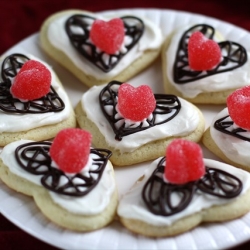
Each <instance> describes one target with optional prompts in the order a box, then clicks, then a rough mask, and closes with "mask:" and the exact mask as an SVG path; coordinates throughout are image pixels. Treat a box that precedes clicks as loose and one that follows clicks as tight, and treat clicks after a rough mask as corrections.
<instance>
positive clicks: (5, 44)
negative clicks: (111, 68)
mask: <svg viewBox="0 0 250 250" xmlns="http://www.w3.org/2000/svg"><path fill="white" fill-rule="evenodd" d="M140 7H141V8H159V9H173V10H181V11H188V12H192V13H199V14H204V15H207V16H211V17H215V18H218V19H221V20H223V21H227V22H230V23H232V24H234V25H237V26H240V27H241V28H244V29H246V30H248V31H250V7H249V1H243V0H241V1H239V0H238V1H236V0H227V1H223V0H209V1H201V0H176V1H168V0H165V1H163V0H162V1H155V0H154V1H153V0H136V1H117V0H106V1H105V0H70V1H69V0H36V1H34V0H19V1H17V0H8V1H5V0H0V11H1V14H0V34H1V38H0V55H1V54H3V53H4V52H5V51H6V50H7V49H9V48H10V47H12V46H13V45H15V44H16V43H18V42H19V41H21V40H22V39H24V38H26V37H27V36H29V35H31V34H33V33H35V32H38V31H39V28H40V26H41V24H42V22H43V20H44V19H45V18H46V17H48V16H49V15H51V14H53V13H54V12H57V11H60V10H66V9H72V8H77V9H82V10H88V11H92V12H96V11H103V10H111V9H121V8H140ZM0 206H1V201H0ZM239 230H241V229H240V228H239ZM249 240H250V239H249ZM249 246H250V241H249V242H247V243H245V244H242V245H241V246H240V247H237V248H235V249H239V248H240V249H247V248H248V249H249ZM0 249H47V250H52V249H56V248H54V247H52V246H50V245H48V244H46V243H44V242H41V241H40V240H38V239H36V238H34V237H32V236H31V235H29V234H27V233H25V232H24V231H22V230H20V229H19V228H18V227H16V226H15V225H13V224H12V223H11V222H9V221H8V220H7V219H5V218H4V217H3V216H2V215H0Z"/></svg>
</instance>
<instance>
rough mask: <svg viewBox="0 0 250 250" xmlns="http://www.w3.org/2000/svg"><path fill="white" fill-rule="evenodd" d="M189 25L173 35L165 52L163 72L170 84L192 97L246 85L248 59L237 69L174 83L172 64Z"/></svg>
mask: <svg viewBox="0 0 250 250" xmlns="http://www.w3.org/2000/svg"><path fill="white" fill-rule="evenodd" d="M190 27H191V26H185V27H182V28H181V29H180V30H178V31H177V32H176V33H175V34H174V35H173V37H172V38H171V42H170V44H169V47H168V49H167V51H166V53H165V56H166V58H167V62H166V73H165V74H167V77H168V81H169V83H170V84H171V85H173V86H174V87H175V88H176V89H177V90H178V91H179V92H181V93H182V95H183V96H185V97H188V98H194V97H196V96H197V95H198V94H200V93H208V92H218V91H225V90H228V89H235V88H239V87H243V86H246V85H248V84H249V83H250V70H249V69H250V60H249V59H248V60H247V62H246V63H245V64H244V65H243V66H242V67H239V68H237V69H234V70H231V71H228V72H224V73H219V74H215V75H211V76H208V77H204V78H202V79H199V80H195V81H193V82H188V83H185V84H176V83H175V82H174V80H173V65H174V62H175V58H176V51H177V48H178V45H179V41H180V39H181V37H182V35H183V33H184V32H185V31H186V30H187V29H188V28H190ZM247 56H248V58H250V53H249V52H248V53H247Z"/></svg>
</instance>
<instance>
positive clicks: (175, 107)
mask: <svg viewBox="0 0 250 250" xmlns="http://www.w3.org/2000/svg"><path fill="white" fill-rule="evenodd" d="M121 84H122V82H119V81H111V82H110V83H108V84H107V85H106V86H105V87H104V88H103V89H102V91H101V92H100V94H99V104H100V107H101V110H102V112H103V114H104V116H105V118H106V119H107V121H108V122H109V124H110V126H111V127H112V129H113V131H114V134H115V139H116V140H118V141H121V140H122V137H124V136H128V135H130V134H134V133H137V132H140V131H142V130H146V129H149V128H151V127H154V126H157V125H160V124H163V123H166V122H168V121H170V120H171V119H173V118H174V117H175V116H176V115H177V114H178V113H179V111H180V109H181V102H180V100H179V99H178V97H177V96H175V95H168V94H154V96H155V100H156V108H155V110H154V111H153V113H152V115H153V117H152V120H149V119H146V120H147V122H148V126H145V127H142V126H141V125H142V123H140V124H139V125H138V126H137V127H133V128H125V126H124V125H125V122H124V121H123V122H122V123H121V124H120V126H119V128H118V129H117V128H116V126H115V123H117V122H118V121H121V120H123V119H124V118H118V119H117V118H115V116H116V114H117V111H116V108H115V107H116V105H117V95H118V93H117V91H116V90H113V89H112V88H114V89H118V86H119V85H121ZM106 105H111V106H112V109H113V111H112V115H110V114H108V113H107V111H106V110H105V106H106ZM171 112H173V114H172V115H171V116H169V117H167V118H166V119H164V120H162V121H161V122H155V120H156V116H157V115H166V114H169V113H171Z"/></svg>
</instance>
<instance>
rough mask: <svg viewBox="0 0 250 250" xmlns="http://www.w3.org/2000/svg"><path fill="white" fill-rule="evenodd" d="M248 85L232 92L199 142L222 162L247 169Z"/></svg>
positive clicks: (249, 137)
mask: <svg viewBox="0 0 250 250" xmlns="http://www.w3.org/2000/svg"><path fill="white" fill-rule="evenodd" d="M249 100H250V86H246V87H243V88H240V89H238V90H236V91H234V92H233V93H232V94H231V95H229V96H228V98H227V107H226V108H224V109H223V110H221V111H220V112H219V113H218V114H217V115H216V116H215V117H214V119H213V121H212V123H211V125H210V127H209V128H208V129H207V130H206V131H205V133H204V135H203V137H202V142H203V144H204V145H205V146H206V147H207V148H208V149H209V150H210V151H212V152H213V153H214V154H215V155H217V156H218V157H220V158H221V159H223V160H224V161H225V162H227V163H229V164H232V165H234V166H237V167H240V168H243V169H245V170H247V171H249V172H250V156H249V153H248V152H249V150H250V119H249Z"/></svg>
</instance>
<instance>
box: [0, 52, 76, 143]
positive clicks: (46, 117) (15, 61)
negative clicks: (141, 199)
mask: <svg viewBox="0 0 250 250" xmlns="http://www.w3.org/2000/svg"><path fill="white" fill-rule="evenodd" d="M32 63H35V64H38V65H40V66H41V65H42V66H41V67H42V69H44V68H43V67H45V69H46V70H45V72H46V74H47V73H48V74H49V78H48V86H46V88H47V90H48V92H46V94H44V93H45V92H42V91H44V90H43V89H42V90H40V88H42V86H44V85H46V84H44V85H43V83H44V82H45V81H44V82H39V81H40V80H41V78H42V77H43V74H45V73H44V72H43V71H42V69H36V68H35V66H34V65H33V64H32ZM1 64H2V72H1V75H2V79H1V82H0V146H5V145H7V144H8V143H10V142H12V141H16V140H20V139H30V140H35V141H40V140H47V139H50V138H53V137H54V136H55V135H56V134H57V132H58V131H60V130H61V129H64V128H68V127H75V126H76V119H75V114H74V110H73V108H72V105H71V102H70V100H69V98H68V95H67V93H66V92H65V90H64V88H63V86H62V84H61V82H60V80H59V79H58V77H57V76H56V74H55V72H54V71H53V70H52V69H51V67H50V66H49V65H47V64H46V63H45V62H42V61H41V60H39V59H38V58H35V57H34V56H32V55H23V54H11V55H8V56H6V57H4V58H2V60H1ZM23 65H26V68H23ZM40 66H39V67H40ZM27 67H28V68H27ZM22 68H23V70H22V72H19V71H20V69H22ZM34 72H37V73H34ZM19 73H20V74H19ZM36 74H40V75H37V76H35V75H36ZM32 75H33V76H32ZM27 76H28V80H27V79H26V78H27ZM34 76H35V78H36V77H37V79H38V80H36V79H34ZM23 79H24V80H23ZM36 81H37V83H36ZM24 83H25V84H26V85H25V84H24ZM13 86H15V89H13V88H14V87H13ZM44 88H45V87H44ZM47 90H46V91H47ZM13 91H14V93H15V94H18V96H15V95H14V94H13ZM40 91H41V94H40ZM33 97H34V98H35V99H32V98H33ZM26 98H27V99H26Z"/></svg>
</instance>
